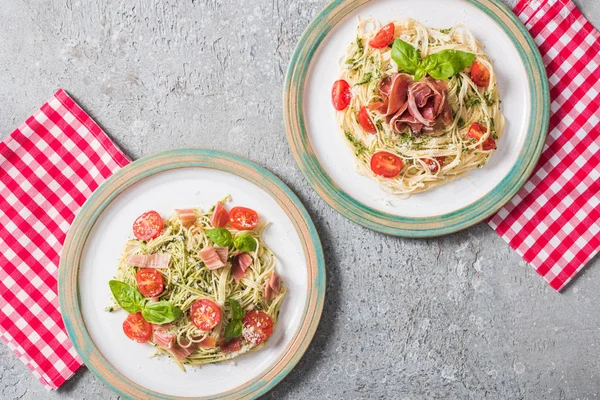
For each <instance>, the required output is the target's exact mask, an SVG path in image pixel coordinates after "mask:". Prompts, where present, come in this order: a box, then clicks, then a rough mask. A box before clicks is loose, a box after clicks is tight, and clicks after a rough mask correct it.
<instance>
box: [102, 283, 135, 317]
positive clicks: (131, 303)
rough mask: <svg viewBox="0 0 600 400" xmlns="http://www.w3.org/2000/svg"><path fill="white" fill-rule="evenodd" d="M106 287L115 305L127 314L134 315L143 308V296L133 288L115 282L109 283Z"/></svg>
mask: <svg viewBox="0 0 600 400" xmlns="http://www.w3.org/2000/svg"><path fill="white" fill-rule="evenodd" d="M108 286H109V287H110V291H111V292H112V295H113V297H114V298H115V301H116V302H117V304H118V305H119V306H121V308H122V309H123V310H125V311H127V312H128V313H129V314H135V313H137V312H139V311H140V310H141V309H142V308H143V307H144V296H142V294H141V293H140V292H138V290H137V289H136V288H134V287H133V286H129V285H128V284H126V283H125V282H121V281H117V280H111V281H109V282H108Z"/></svg>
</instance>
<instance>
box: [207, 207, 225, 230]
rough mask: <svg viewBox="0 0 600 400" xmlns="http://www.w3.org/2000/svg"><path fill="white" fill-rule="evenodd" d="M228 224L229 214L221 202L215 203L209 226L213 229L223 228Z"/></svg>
mask: <svg viewBox="0 0 600 400" xmlns="http://www.w3.org/2000/svg"><path fill="white" fill-rule="evenodd" d="M227 222H229V212H228V211H227V209H226V208H225V206H224V205H223V204H221V202H220V201H219V202H217V205H216V206H215V210H214V211H213V215H212V216H211V217H210V224H211V225H212V226H214V227H215V228H223V227H225V225H227Z"/></svg>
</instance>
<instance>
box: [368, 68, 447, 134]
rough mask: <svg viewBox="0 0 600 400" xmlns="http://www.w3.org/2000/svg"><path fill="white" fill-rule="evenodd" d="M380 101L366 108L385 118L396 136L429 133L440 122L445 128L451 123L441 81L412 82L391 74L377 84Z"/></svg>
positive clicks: (443, 84) (443, 85) (426, 79)
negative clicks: (406, 132) (405, 133)
mask: <svg viewBox="0 0 600 400" xmlns="http://www.w3.org/2000/svg"><path fill="white" fill-rule="evenodd" d="M379 91H380V93H381V97H382V98H383V101H378V102H374V103H371V104H369V105H368V108H369V109H370V110H376V111H378V112H379V113H381V114H383V115H385V116H386V117H387V121H388V123H390V125H391V126H392V129H393V130H394V132H396V133H402V132H404V131H405V130H406V128H407V127H410V129H411V131H412V133H413V134H419V133H421V132H426V133H427V132H432V131H433V130H434V126H435V125H436V123H437V122H438V120H439V119H440V118H441V120H442V122H443V123H444V124H445V125H448V124H450V123H451V122H452V109H451V108H450V104H449V103H448V98H447V92H448V87H447V86H446V83H445V82H444V81H438V80H435V79H432V78H429V77H428V78H425V79H423V80H421V81H419V82H413V81H412V79H411V77H410V76H409V75H407V74H398V73H396V74H393V75H391V76H389V77H386V78H383V79H382V80H381V82H380V84H379Z"/></svg>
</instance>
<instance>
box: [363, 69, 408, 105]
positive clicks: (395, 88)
mask: <svg viewBox="0 0 600 400" xmlns="http://www.w3.org/2000/svg"><path fill="white" fill-rule="evenodd" d="M412 82H413V80H412V78H411V77H410V75H408V74H398V73H396V74H393V75H392V76H388V77H386V78H383V79H382V80H381V83H380V84H379V91H380V92H381V96H382V97H383V101H381V102H376V103H372V104H371V105H369V109H371V110H377V111H379V112H380V113H381V114H383V115H393V114H396V113H403V112H404V110H406V107H407V103H406V102H407V99H408V89H409V87H410V85H411V84H412Z"/></svg>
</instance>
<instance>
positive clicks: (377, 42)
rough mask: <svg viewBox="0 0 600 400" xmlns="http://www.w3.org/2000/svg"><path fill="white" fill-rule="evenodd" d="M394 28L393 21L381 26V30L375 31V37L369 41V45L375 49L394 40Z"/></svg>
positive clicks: (385, 45)
mask: <svg viewBox="0 0 600 400" xmlns="http://www.w3.org/2000/svg"><path fill="white" fill-rule="evenodd" d="M395 30H396V27H395V26H394V23H393V22H390V23H389V24H387V25H386V26H384V27H383V28H381V30H380V31H379V32H377V34H376V35H375V37H374V38H373V39H371V40H370V41H369V46H371V47H375V48H376V49H382V48H384V47H387V46H389V45H390V43H392V41H393V40H394V31H395Z"/></svg>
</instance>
